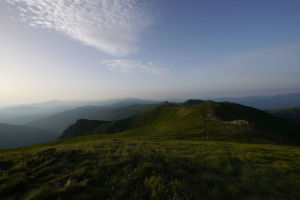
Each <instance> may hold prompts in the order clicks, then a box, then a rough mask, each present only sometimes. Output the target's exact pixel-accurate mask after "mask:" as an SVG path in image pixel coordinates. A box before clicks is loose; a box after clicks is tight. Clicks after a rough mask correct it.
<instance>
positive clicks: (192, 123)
mask: <svg viewBox="0 0 300 200" xmlns="http://www.w3.org/2000/svg"><path fill="white" fill-rule="evenodd" d="M98 123H99V125H98V126H97V122H95V121H90V123H89V121H82V120H80V121H79V122H77V124H75V125H73V126H72V127H70V129H68V130H66V131H65V133H63V135H62V138H64V137H65V138H68V137H74V136H78V135H80V130H84V132H83V134H82V135H88V134H97V133H117V132H123V131H126V133H124V134H125V135H126V136H129V135H136V134H137V135H139V134H142V135H151V136H159V137H168V138H170V137H175V138H180V137H183V138H186V137H195V138H213V139H221V140H239V141H241V140H245V141H250V140H251V141H252V140H257V141H258V140H272V141H279V142H288V141H290V142H299V141H300V127H299V126H297V125H295V124H293V123H291V122H288V121H285V120H282V119H279V118H276V117H273V116H271V115H269V114H267V113H265V112H263V111H260V110H256V109H254V108H250V107H246V106H242V105H238V104H233V103H227V102H224V103H215V102H203V103H202V102H200V103H199V104H195V103H190V102H187V103H184V104H170V103H165V104H160V105H159V106H157V107H155V108H153V109H152V110H150V111H147V112H145V113H143V114H141V115H138V116H133V117H130V118H127V119H124V120H118V121H111V122H98ZM91 126H92V127H93V128H91ZM76 128H77V129H79V130H78V131H76ZM86 130H88V131H86ZM73 133H76V134H73Z"/></svg>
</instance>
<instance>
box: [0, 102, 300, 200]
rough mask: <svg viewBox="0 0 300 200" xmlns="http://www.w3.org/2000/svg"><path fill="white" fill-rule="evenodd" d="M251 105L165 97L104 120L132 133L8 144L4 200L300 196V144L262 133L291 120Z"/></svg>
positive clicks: (0, 187) (1, 189)
mask: <svg viewBox="0 0 300 200" xmlns="http://www.w3.org/2000/svg"><path fill="white" fill-rule="evenodd" d="M231 106H234V109H233V108H232V107H231ZM237 108H240V109H237ZM247 109H250V108H247V107H240V106H239V105H236V104H229V103H221V104H215V103H213V102H206V103H203V104H198V105H191V104H163V105H160V106H158V107H156V108H154V109H152V110H151V111H148V112H146V113H144V114H142V115H139V116H137V117H134V118H129V119H126V120H121V121H116V122H104V124H105V128H104V129H103V130H106V131H111V132H114V131H115V130H116V128H119V129H120V130H121V129H122V130H125V131H124V132H120V133H115V134H94V135H89V136H83V137H76V138H72V139H61V140H57V141H53V142H49V143H44V144H38V145H33V146H28V147H24V148H19V149H9V150H5V151H0V199H28V200H30V199H62V200H64V199H295V200H296V199H300V147H299V146H293V145H287V144H275V143H273V141H274V140H273V136H272V137H270V136H269V134H267V136H265V135H264V136H263V137H261V135H260V134H265V133H266V129H265V128H270V127H269V126H270V125H274V126H275V127H276V126H278V127H282V126H284V124H285V123H288V122H285V121H282V120H279V121H278V119H277V118H273V117H271V118H269V115H267V114H265V113H263V112H260V111H257V110H253V109H250V111H251V113H252V112H253V115H245V113H244V111H247ZM232 112H234V113H232ZM247 112H249V111H247ZM256 112H257V113H256ZM254 113H255V114H254ZM221 117H222V118H221ZM236 118H237V119H238V120H239V121H237V119H236ZM241 118H246V119H243V120H244V121H242V119H241ZM267 119H268V120H269V121H268V120H267ZM246 120H247V121H248V122H245V121H246ZM260 120H266V122H265V124H258V126H259V125H260V126H262V125H263V128H264V129H261V127H260V129H261V131H262V132H259V133H257V134H258V135H259V136H256V135H254V136H255V137H254V138H257V139H253V140H250V139H249V138H251V137H250V136H251V135H247V136H245V137H244V136H242V135H241V134H243V133H245V134H252V133H253V132H252V131H254V130H259V129H258V128H253V127H252V126H249V124H257V123H258V121H259V122H260ZM273 120H274V121H273ZM274 122H277V123H279V122H280V123H283V124H278V125H276V124H273V123H274ZM248 123H249V124H248ZM288 124H289V123H288ZM102 125H103V124H102ZM85 126H86V125H85ZM237 127H238V128H237ZM239 127H240V128H239ZM132 128H134V129H132ZM91 129H93V128H91ZM248 129H250V130H251V131H249V130H248ZM98 130H99V131H101V130H100V129H98ZM126 130H127V131H126ZM230 130H231V131H233V133H232V132H230ZM238 131H241V132H238ZM243 131H244V132H243ZM272 131H275V130H273V129H272ZM275 133H276V134H279V133H278V132H275ZM275 133H272V134H270V135H273V134H275ZM276 134H275V135H276ZM282 134H283V135H282ZM279 136H280V137H279V138H281V137H283V138H285V137H286V136H285V135H284V133H280V134H279ZM243 137H244V139H239V138H243ZM277 137H278V135H277V136H276V138H277ZM287 137H293V138H297V136H295V135H293V136H287ZM226 138H227V139H226ZM228 138H229V139H228ZM232 138H234V139H232ZM247 138H248V139H247ZM246 139H247V140H246ZM269 139H271V140H269ZM277 139H278V138H277ZM240 141H242V142H240Z"/></svg>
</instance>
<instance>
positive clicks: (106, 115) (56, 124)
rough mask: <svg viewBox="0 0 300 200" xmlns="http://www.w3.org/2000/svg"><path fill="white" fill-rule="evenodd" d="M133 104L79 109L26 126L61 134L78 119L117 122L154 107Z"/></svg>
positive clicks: (128, 102) (126, 103)
mask: <svg viewBox="0 0 300 200" xmlns="http://www.w3.org/2000/svg"><path fill="white" fill-rule="evenodd" d="M134 103H135V101H132V102H131V101H126V102H121V103H118V104H114V105H109V106H84V107H79V108H75V109H72V110H67V111H64V112H60V113H57V114H54V115H51V116H48V117H45V118H42V119H38V120H35V121H33V122H30V123H28V124H27V125H28V126H32V127H37V128H42V129H46V130H50V131H55V132H60V133H62V132H63V131H64V130H65V129H66V128H68V127H69V126H70V125H71V124H73V123H75V122H76V121H77V120H78V119H90V120H118V119H123V118H126V117H130V116H132V115H136V114H140V113H142V112H144V111H146V110H147V109H150V108H152V107H153V106H154V105H153V104H144V105H140V104H134ZM133 104H134V105H133Z"/></svg>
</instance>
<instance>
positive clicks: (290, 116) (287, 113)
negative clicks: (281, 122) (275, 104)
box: [268, 108, 300, 124]
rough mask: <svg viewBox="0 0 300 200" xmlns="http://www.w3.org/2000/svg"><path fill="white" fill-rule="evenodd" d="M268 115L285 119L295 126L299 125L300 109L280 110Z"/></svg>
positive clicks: (272, 111) (271, 111)
mask: <svg viewBox="0 0 300 200" xmlns="http://www.w3.org/2000/svg"><path fill="white" fill-rule="evenodd" d="M268 113H270V114H272V115H274V116H277V117H280V118H282V119H286V120H289V121H292V122H295V123H297V124H300V108H290V109H282V110H270V111H268Z"/></svg>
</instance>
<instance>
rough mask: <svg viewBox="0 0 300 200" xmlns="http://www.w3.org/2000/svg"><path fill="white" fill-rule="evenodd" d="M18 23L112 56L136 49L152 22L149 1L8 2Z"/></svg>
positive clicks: (37, 0) (50, 0) (11, 0)
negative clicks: (59, 35)
mask: <svg viewBox="0 0 300 200" xmlns="http://www.w3.org/2000/svg"><path fill="white" fill-rule="evenodd" d="M7 2H8V3H9V4H10V5H12V6H14V7H15V8H16V9H17V10H18V12H19V15H18V16H19V18H20V20H21V21H24V22H26V23H28V24H29V25H30V26H32V27H41V28H48V29H53V30H56V31H57V32H60V33H63V34H65V35H67V36H69V37H71V38H73V39H76V40H79V41H81V42H82V43H84V44H86V45H89V46H93V47H96V48H97V49H99V50H101V51H103V52H105V53H108V54H111V55H113V56H124V55H128V54H130V53H133V52H136V51H137V50H138V46H137V42H138V40H139V36H140V34H141V32H143V31H144V30H145V29H146V28H147V27H149V26H150V25H151V23H152V18H151V16H150V14H149V13H150V12H149V7H151V3H150V1H148V0H55V1H53V0H7Z"/></svg>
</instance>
